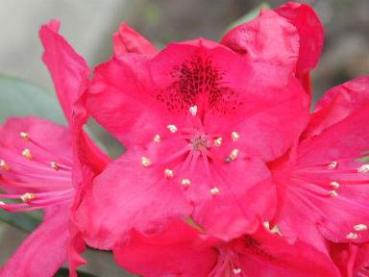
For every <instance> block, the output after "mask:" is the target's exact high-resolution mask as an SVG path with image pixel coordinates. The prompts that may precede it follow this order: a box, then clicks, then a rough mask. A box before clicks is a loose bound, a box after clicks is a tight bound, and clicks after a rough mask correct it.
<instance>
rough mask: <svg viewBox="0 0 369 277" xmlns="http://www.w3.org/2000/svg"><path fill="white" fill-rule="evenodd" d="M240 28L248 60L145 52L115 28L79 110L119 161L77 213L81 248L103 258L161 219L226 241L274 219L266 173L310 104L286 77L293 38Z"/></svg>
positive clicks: (286, 32)
mask: <svg viewBox="0 0 369 277" xmlns="http://www.w3.org/2000/svg"><path fill="white" fill-rule="evenodd" d="M292 21H293V20H292ZM271 26H273V28H271ZM245 28H250V29H253V30H254V34H255V36H256V37H255V38H257V40H255V39H250V40H243V41H242V45H243V46H244V47H245V48H246V49H247V50H248V51H247V54H245V53H244V52H241V53H239V51H234V49H233V48H234V47H232V48H229V47H228V46H227V45H228V43H227V39H224V40H223V43H224V44H225V45H223V44H219V43H217V42H213V41H209V40H206V39H197V40H192V41H187V42H180V43H172V44H169V45H168V46H167V47H166V48H165V49H164V50H162V51H160V52H156V51H155V50H154V48H153V47H152V46H151V44H149V43H148V41H147V40H146V39H144V38H142V37H141V36H139V35H138V34H137V33H136V32H134V31H132V30H131V29H129V27H127V26H126V25H123V26H121V28H120V30H119V32H118V33H117V34H116V35H115V36H114V42H115V46H114V49H115V55H114V57H112V59H111V60H110V61H108V62H106V63H104V64H102V65H100V66H98V67H97V68H96V69H95V73H94V77H93V81H92V86H91V87H90V89H89V90H88V92H87V96H86V106H87V110H88V111H89V112H90V113H91V115H92V116H93V117H95V119H96V120H97V121H98V122H99V123H100V124H101V125H102V126H103V127H105V128H106V129H107V130H108V131H110V132H111V133H112V134H114V135H115V136H116V137H117V138H118V139H119V140H120V141H121V142H122V143H123V144H124V145H125V146H126V147H127V149H128V150H127V152H126V153H125V154H124V155H122V156H121V157H120V158H119V159H118V160H116V161H114V162H112V163H111V164H109V166H108V167H107V168H106V170H105V171H104V172H103V173H102V174H101V175H99V176H98V177H96V178H95V179H94V180H93V185H92V186H90V190H88V192H86V194H85V197H84V198H83V199H82V202H81V205H80V207H79V209H78V212H77V218H78V217H79V218H80V219H79V222H80V228H81V230H82V232H83V233H84V235H85V237H86V239H87V241H88V242H89V243H90V244H91V245H93V246H95V247H97V248H104V249H110V248H111V247H112V246H113V245H114V243H115V242H116V241H117V240H119V239H121V237H122V236H125V235H126V234H127V232H129V230H130V229H131V228H135V229H137V230H140V231H142V232H147V231H150V232H151V231H152V230H155V229H157V228H159V229H160V228H162V227H163V225H165V223H166V221H167V220H169V219H171V218H182V219H191V220H194V221H195V222H196V223H197V224H199V225H200V226H202V227H203V228H204V229H205V230H206V231H207V232H208V233H209V234H212V235H214V236H217V237H220V238H223V239H226V240H230V239H232V238H235V237H238V236H240V235H241V234H244V233H249V232H254V231H255V230H256V229H257V228H258V222H259V218H263V219H265V220H267V219H269V218H270V217H271V216H272V215H273V214H274V209H275V200H276V199H275V198H276V191H275V187H274V185H273V183H271V182H270V174H269V170H268V168H267V167H266V166H265V161H270V160H274V159H276V158H278V157H279V156H281V155H282V154H283V153H285V152H286V151H287V150H288V149H289V148H290V147H291V146H292V145H293V144H294V142H295V140H296V139H297V137H298V135H299V134H300V133H301V131H302V130H303V128H304V127H305V124H306V122H307V117H308V104H309V96H308V95H307V94H306V93H305V91H304V89H303V87H302V85H301V83H300V81H299V79H297V78H296V77H295V75H296V72H295V69H296V67H297V64H298V63H299V53H300V52H299V47H300V42H299V41H300V40H299V29H298V28H297V27H296V26H295V25H294V24H292V23H291V22H290V20H289V19H286V18H285V17H283V16H280V15H278V13H276V12H274V11H272V10H269V11H265V12H263V13H262V14H261V15H260V17H258V18H257V19H255V20H254V21H251V22H250V23H247V24H246V25H245ZM236 30H237V28H236ZM233 32H234V31H231V33H230V35H228V36H233V35H232V33H233ZM125 34H127V36H126V38H125V39H124V38H123V39H122V38H121V36H124V35H125ZM228 36H227V35H226V37H228ZM236 36H237V34H236ZM127 39H129V43H127V41H126V40H127ZM273 41H275V44H273V43H270V42H273ZM122 43H124V46H122ZM127 45H128V46H127ZM276 45H278V47H277V46H276ZM231 46H234V43H233V44H231ZM306 67H308V66H307V65H306ZM286 123H288V124H286ZM89 211H94V212H93V214H94V216H92V217H86V216H85V215H86V214H88V213H89ZM112 211H114V212H112ZM96 238H98V240H99V241H98V243H97V244H93V243H92V242H91V241H94V242H97V241H96Z"/></svg>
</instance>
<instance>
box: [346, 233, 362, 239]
mask: <svg viewBox="0 0 369 277" xmlns="http://www.w3.org/2000/svg"><path fill="white" fill-rule="evenodd" d="M358 237H359V236H358V234H356V233H353V232H350V233H348V234H347V235H346V238H347V239H349V240H355V239H357V238H358Z"/></svg>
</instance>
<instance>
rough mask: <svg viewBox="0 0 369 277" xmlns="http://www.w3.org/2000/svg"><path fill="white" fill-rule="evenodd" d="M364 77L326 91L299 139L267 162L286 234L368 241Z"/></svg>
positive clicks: (368, 108)
mask: <svg viewBox="0 0 369 277" xmlns="http://www.w3.org/2000/svg"><path fill="white" fill-rule="evenodd" d="M368 100H369V78H368V77H361V78H358V79H355V80H353V81H350V82H347V83H345V84H343V85H340V86H338V87H335V88H333V89H331V90H329V91H328V92H327V93H326V95H325V96H324V97H323V99H322V100H321V101H320V102H319V103H318V105H317V108H316V110H315V112H314V113H313V114H312V116H311V119H310V124H309V125H308V127H307V129H306V130H305V132H304V134H303V136H302V138H301V140H300V141H299V143H298V144H297V145H296V147H294V148H293V149H292V150H291V151H290V152H289V153H288V154H286V156H285V157H283V158H281V159H279V160H278V161H275V162H274V163H272V164H271V166H270V168H271V169H272V172H273V175H274V179H275V181H276V182H277V187H278V189H279V194H280V195H281V196H282V197H281V199H280V211H279V213H278V217H277V218H276V220H275V221H276V222H278V224H279V226H280V228H281V231H282V233H283V234H284V235H285V236H286V237H287V238H291V239H293V238H299V239H301V240H303V241H306V242H308V243H310V244H313V245H315V246H316V247H318V248H322V247H324V246H322V244H324V242H323V241H322V237H324V238H326V239H328V240H330V241H332V242H336V243H350V242H352V243H361V242H368V240H369V202H368V201H369V164H368V163H366V162H365V157H366V156H367V154H368V150H369V124H368V123H367V118H368V116H369V101H368Z"/></svg>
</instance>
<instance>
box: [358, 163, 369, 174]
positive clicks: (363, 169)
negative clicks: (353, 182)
mask: <svg viewBox="0 0 369 277" xmlns="http://www.w3.org/2000/svg"><path fill="white" fill-rule="evenodd" d="M357 172H359V173H368V172H369V164H363V165H362V166H360V167H359V168H358V169H357Z"/></svg>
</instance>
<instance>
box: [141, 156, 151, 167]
mask: <svg viewBox="0 0 369 277" xmlns="http://www.w3.org/2000/svg"><path fill="white" fill-rule="evenodd" d="M141 164H142V166H143V167H149V166H150V165H151V160H150V159H149V158H148V157H145V156H144V157H141Z"/></svg>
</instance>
